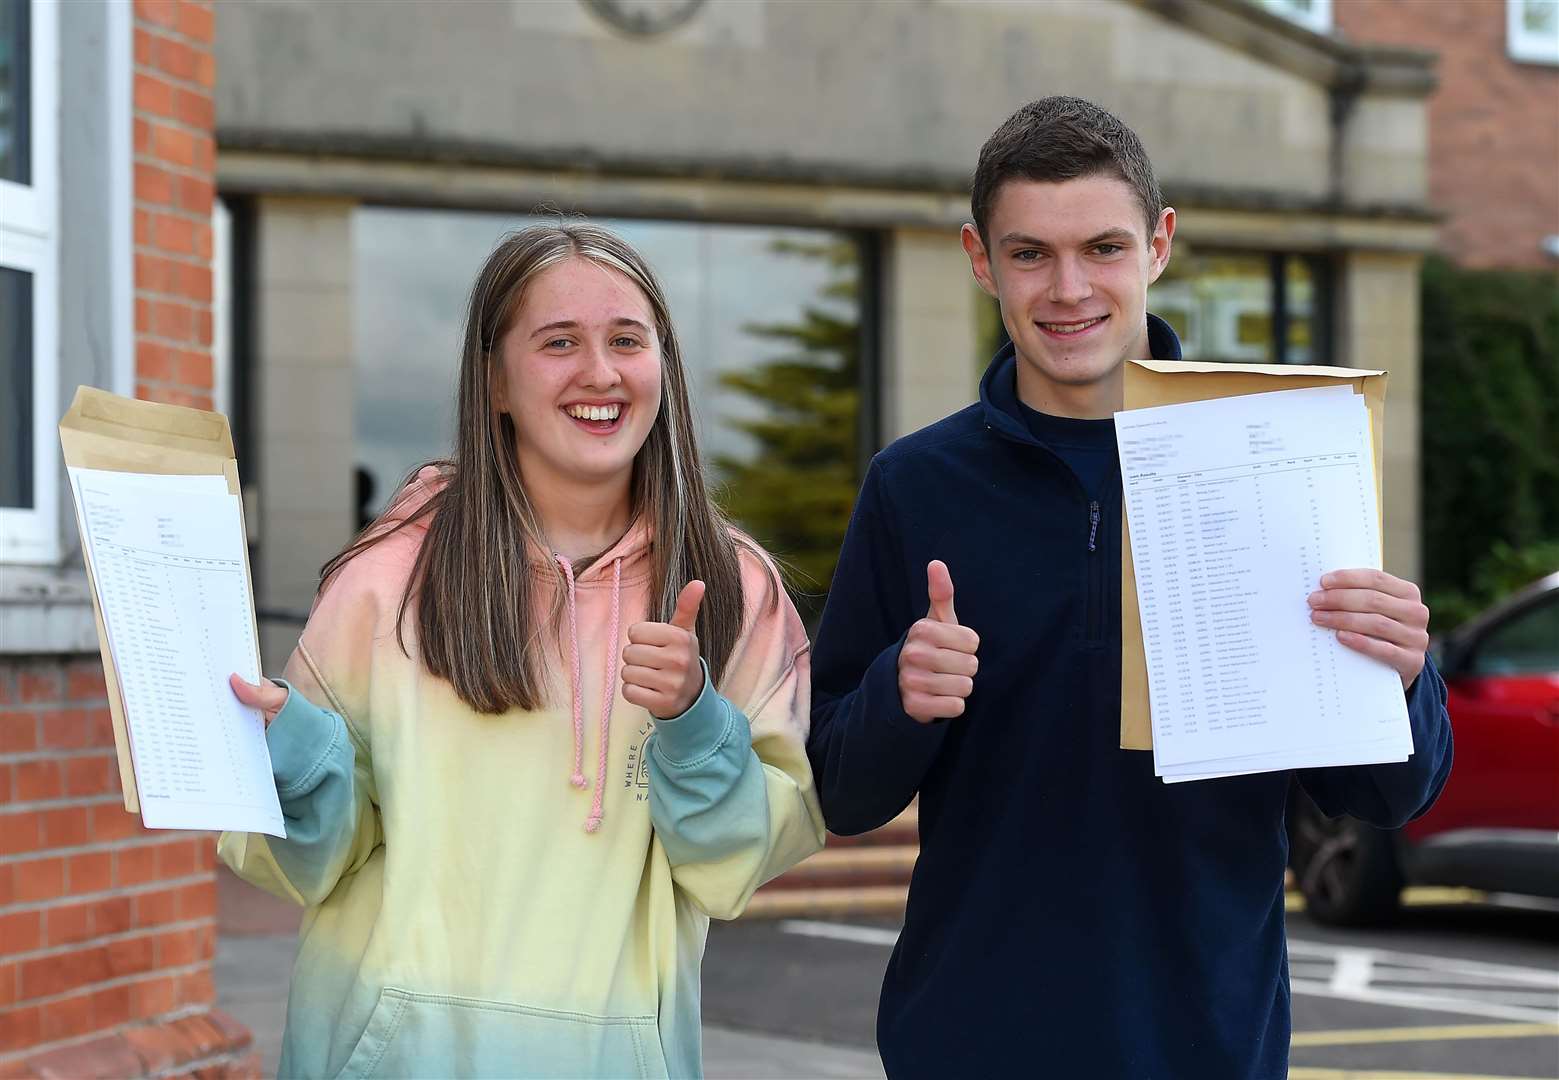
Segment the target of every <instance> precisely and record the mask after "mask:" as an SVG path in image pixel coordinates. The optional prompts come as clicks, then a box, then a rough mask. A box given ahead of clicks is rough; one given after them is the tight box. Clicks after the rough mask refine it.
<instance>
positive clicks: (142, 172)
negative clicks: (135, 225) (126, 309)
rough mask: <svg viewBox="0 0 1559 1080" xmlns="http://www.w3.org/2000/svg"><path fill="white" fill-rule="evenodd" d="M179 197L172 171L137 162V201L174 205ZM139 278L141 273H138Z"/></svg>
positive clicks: (157, 204)
mask: <svg viewBox="0 0 1559 1080" xmlns="http://www.w3.org/2000/svg"><path fill="white" fill-rule="evenodd" d="M177 198H178V185H177V181H176V179H175V178H174V176H173V174H172V173H169V172H165V171H164V170H162V169H159V168H158V167H157V166H155V165H148V164H146V163H145V162H140V161H138V162H136V163H135V201H136V202H138V203H142V204H147V203H150V204H153V205H156V206H173V205H174V203H175V201H176V200H177ZM136 278H137V280H139V278H140V275H139V274H137V275H136Z"/></svg>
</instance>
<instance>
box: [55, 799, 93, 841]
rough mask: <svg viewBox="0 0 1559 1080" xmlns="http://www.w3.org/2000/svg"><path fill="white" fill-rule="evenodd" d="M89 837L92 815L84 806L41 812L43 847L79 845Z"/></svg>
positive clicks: (90, 834)
mask: <svg viewBox="0 0 1559 1080" xmlns="http://www.w3.org/2000/svg"><path fill="white" fill-rule="evenodd" d="M91 839H92V815H91V813H90V812H89V811H88V809H87V808H86V807H85V806H68V807H64V808H62V809H59V810H45V811H44V812H43V843H44V846H45V847H50V848H71V847H80V846H81V845H82V844H85V843H87V842H88V841H90V840H91Z"/></svg>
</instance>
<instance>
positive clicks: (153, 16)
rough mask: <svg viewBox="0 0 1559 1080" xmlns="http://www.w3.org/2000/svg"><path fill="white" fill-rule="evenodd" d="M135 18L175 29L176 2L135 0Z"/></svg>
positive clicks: (177, 15) (176, 21)
mask: <svg viewBox="0 0 1559 1080" xmlns="http://www.w3.org/2000/svg"><path fill="white" fill-rule="evenodd" d="M135 17H136V18H137V19H143V20H145V21H146V22H149V23H156V24H157V25H158V26H166V27H168V29H170V30H172V29H176V28H177V27H178V25H179V4H178V0H135Z"/></svg>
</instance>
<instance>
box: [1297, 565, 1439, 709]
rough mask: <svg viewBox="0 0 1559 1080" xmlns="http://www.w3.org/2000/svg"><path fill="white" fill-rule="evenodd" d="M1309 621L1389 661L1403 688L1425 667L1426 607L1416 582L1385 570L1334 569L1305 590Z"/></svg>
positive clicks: (1427, 641)
mask: <svg viewBox="0 0 1559 1080" xmlns="http://www.w3.org/2000/svg"><path fill="white" fill-rule="evenodd" d="M1309 599H1310V608H1311V611H1310V621H1311V622H1313V623H1315V624H1316V625H1317V626H1324V627H1327V628H1328V629H1331V630H1336V631H1337V640H1338V641H1340V642H1342V643H1343V644H1344V645H1346V646H1348V648H1350V649H1354V650H1356V651H1358V652H1361V653H1363V654H1364V655H1365V656H1373V657H1374V658H1375V659H1377V660H1379V661H1381V662H1382V663H1384V664H1386V665H1388V666H1389V667H1391V668H1392V669H1393V670H1395V671H1396V673H1397V674H1398V675H1400V676H1402V688H1403V689H1404V690H1406V689H1407V688H1408V687H1410V686H1412V685H1413V680H1414V679H1416V678H1418V673H1419V672H1420V671H1422V670H1424V652H1425V651H1426V650H1427V649H1428V648H1429V609H1428V608H1426V607H1425V606H1424V605H1423V602H1422V601H1421V600H1420V599H1419V594H1418V586H1417V585H1414V584H1413V583H1412V582H1411V581H1403V580H1402V579H1401V578H1399V577H1392V576H1391V575H1390V574H1388V573H1386V572H1385V571H1384V570H1335V571H1333V572H1332V573H1330V574H1326V575H1325V576H1323V577H1322V578H1321V591H1320V592H1314V593H1311V594H1310V598H1309Z"/></svg>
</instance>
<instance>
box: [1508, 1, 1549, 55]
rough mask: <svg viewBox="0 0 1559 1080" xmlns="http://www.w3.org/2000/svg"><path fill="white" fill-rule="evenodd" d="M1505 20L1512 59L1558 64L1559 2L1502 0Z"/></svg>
mask: <svg viewBox="0 0 1559 1080" xmlns="http://www.w3.org/2000/svg"><path fill="white" fill-rule="evenodd" d="M1505 17H1506V23H1505V28H1506V30H1505V36H1506V41H1507V44H1508V47H1509V49H1510V55H1511V56H1512V57H1513V58H1514V59H1516V60H1529V61H1532V62H1534V63H1540V64H1559V0H1505Z"/></svg>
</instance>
